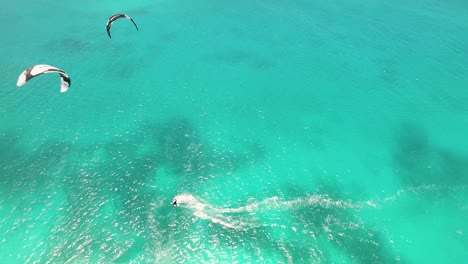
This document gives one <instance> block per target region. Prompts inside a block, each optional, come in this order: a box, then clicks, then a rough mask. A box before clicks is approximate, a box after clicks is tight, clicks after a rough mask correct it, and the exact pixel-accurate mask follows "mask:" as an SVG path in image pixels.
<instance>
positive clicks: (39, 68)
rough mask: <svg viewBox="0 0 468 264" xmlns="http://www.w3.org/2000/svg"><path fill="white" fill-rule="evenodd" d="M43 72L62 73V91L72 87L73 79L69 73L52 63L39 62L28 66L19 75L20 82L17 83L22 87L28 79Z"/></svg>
mask: <svg viewBox="0 0 468 264" xmlns="http://www.w3.org/2000/svg"><path fill="white" fill-rule="evenodd" d="M43 73H58V74H59V75H60V80H61V86H60V92H62V93H64V92H66V91H67V90H68V88H70V85H71V80H70V77H68V74H67V73H66V72H64V71H62V70H61V69H58V68H55V67H53V66H50V65H46V64H38V65H35V66H32V67H29V68H27V69H26V70H25V71H24V72H22V73H21V74H20V76H19V77H18V82H17V83H16V86H18V87H20V86H22V85H23V84H25V83H26V82H27V81H29V80H30V79H32V78H34V77H36V76H38V75H41V74H43Z"/></svg>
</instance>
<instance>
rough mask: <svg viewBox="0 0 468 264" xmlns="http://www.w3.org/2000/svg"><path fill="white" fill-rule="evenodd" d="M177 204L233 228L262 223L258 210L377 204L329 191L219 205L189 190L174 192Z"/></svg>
mask: <svg viewBox="0 0 468 264" xmlns="http://www.w3.org/2000/svg"><path fill="white" fill-rule="evenodd" d="M174 199H177V203H178V205H179V206H181V207H184V208H188V209H190V210H191V211H193V214H194V215H195V216H196V217H198V218H201V219H205V220H210V221H211V222H213V223H217V224H220V225H222V226H224V227H228V228H234V229H246V228H253V227H258V226H261V225H259V224H258V223H255V219H254V217H253V216H254V215H255V213H257V212H264V211H269V210H296V209H300V208H303V207H307V206H320V207H324V208H331V207H335V208H342V209H360V208H363V207H364V206H371V207H376V205H375V204H373V203H372V202H370V201H367V202H359V203H353V202H351V201H341V200H333V199H331V198H330V197H329V196H328V195H311V196H307V197H304V198H296V199H294V200H290V201H284V200H281V199H279V198H278V197H277V196H273V197H270V198H266V199H265V200H263V201H260V202H252V203H250V204H248V205H245V206H241V207H237V208H219V207H215V206H213V205H211V204H209V203H205V202H203V201H202V200H200V199H198V198H196V197H194V196H193V195H191V194H181V195H178V196H176V197H175V198H174Z"/></svg>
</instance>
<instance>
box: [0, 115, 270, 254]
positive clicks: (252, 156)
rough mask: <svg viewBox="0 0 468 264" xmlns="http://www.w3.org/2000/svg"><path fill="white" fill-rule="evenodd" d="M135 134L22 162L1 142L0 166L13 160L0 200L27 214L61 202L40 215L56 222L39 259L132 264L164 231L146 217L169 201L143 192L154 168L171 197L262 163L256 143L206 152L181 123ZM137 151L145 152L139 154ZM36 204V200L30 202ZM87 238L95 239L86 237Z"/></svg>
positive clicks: (59, 146) (45, 149)
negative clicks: (167, 180)
mask: <svg viewBox="0 0 468 264" xmlns="http://www.w3.org/2000/svg"><path fill="white" fill-rule="evenodd" d="M136 131H137V132H136V133H130V134H128V135H125V136H122V137H116V138H115V140H113V141H112V142H108V143H96V144H92V145H80V144H79V143H74V144H70V143H66V142H58V141H57V142H54V141H47V142H44V143H43V144H41V145H40V146H38V147H37V148H36V150H35V151H33V152H31V153H27V154H25V153H23V152H21V151H19V150H15V148H14V147H13V145H14V143H17V142H18V141H19V139H18V138H17V137H13V136H10V135H8V136H3V137H2V138H1V140H0V144H1V146H5V148H2V149H0V154H1V155H2V164H8V163H5V162H4V160H3V159H7V158H9V157H11V156H14V157H15V162H14V163H12V165H8V166H6V167H3V168H2V170H3V172H4V173H5V175H7V176H3V175H2V176H3V177H2V183H3V184H2V185H3V186H7V188H6V189H4V190H5V191H3V192H1V193H0V194H2V197H1V198H2V200H6V199H7V198H8V197H13V196H14V197H23V198H22V199H21V200H17V199H15V200H14V201H13V207H14V208H17V209H15V210H16V211H18V210H26V211H25V212H27V210H28V208H30V207H31V201H33V200H34V201H35V203H36V204H37V206H39V207H41V206H44V204H47V203H49V202H50V201H51V200H50V199H51V198H50V197H54V195H56V194H57V193H63V195H64V198H65V199H64V200H62V201H59V202H58V203H59V204H52V205H51V206H47V207H44V210H45V211H44V212H45V213H44V214H45V215H46V214H47V212H52V213H53V214H57V215H58V216H57V218H56V219H53V221H54V223H53V228H52V229H51V230H50V231H48V232H47V233H46V236H45V237H44V245H43V247H44V248H45V252H46V253H45V255H46V258H48V259H52V260H54V261H60V262H61V261H67V260H69V259H71V258H72V257H74V256H75V255H76V254H77V252H79V254H80V255H82V254H84V255H90V256H93V258H94V259H95V260H99V259H100V260H103V259H107V260H109V259H113V258H114V257H116V253H115V252H118V251H122V252H123V255H122V256H120V258H119V259H117V260H118V261H123V262H125V261H126V260H129V259H135V258H136V257H138V254H144V252H143V251H142V250H140V249H141V248H143V250H144V251H146V250H148V249H149V248H151V246H152V245H153V244H154V243H156V242H155V240H154V239H155V237H154V236H157V234H155V232H154V230H156V228H157V227H158V226H164V227H167V226H168V224H169V222H167V221H168V219H166V218H165V217H163V218H161V217H158V216H157V215H156V216H155V215H154V214H155V210H158V212H159V211H161V212H164V211H166V210H169V209H168V208H169V207H168V208H165V207H163V208H162V209H161V208H159V205H161V201H164V203H165V202H166V201H167V203H169V202H170V199H171V198H172V197H170V198H168V197H164V196H163V195H161V194H158V192H157V191H155V189H153V188H148V186H149V185H150V182H152V181H153V178H154V177H158V170H159V169H160V168H161V167H166V168H169V169H170V173H171V174H172V175H173V176H174V177H177V181H176V182H178V183H177V184H178V186H172V187H173V188H174V189H175V190H177V189H178V188H179V187H180V186H191V187H193V188H194V189H196V186H197V185H199V184H202V183H203V182H204V181H205V180H208V179H209V177H201V176H207V175H211V176H212V177H216V176H219V175H223V174H229V172H234V171H236V170H240V169H243V168H244V167H245V166H247V165H248V164H249V165H250V162H251V161H254V162H260V161H261V160H262V159H263V158H265V156H266V153H265V150H264V148H263V147H262V145H261V144H259V143H251V144H247V145H246V151H245V152H242V153H235V152H233V151H231V150H229V149H226V150H218V151H213V147H212V146H210V145H209V144H208V143H207V142H205V141H203V140H202V135H200V132H199V131H198V130H197V129H196V128H195V126H194V125H193V124H192V122H190V121H189V120H188V119H186V118H174V119H171V120H169V121H167V122H155V123H150V124H148V125H144V126H142V127H140V128H138V129H137V130H136ZM7 146H12V147H7ZM142 147H143V148H144V149H147V151H146V152H144V153H141V152H140V148H142ZM21 160H22V161H21ZM8 176H12V177H8ZM13 176H14V177H13ZM179 185H180V186H179ZM2 189H3V188H2ZM37 197H41V198H39V199H43V200H41V201H37V199H38V198H37ZM47 197H49V198H47ZM55 203H57V202H56V201H55ZM159 209H160V210H159ZM12 213H13V212H12ZM166 213H167V212H166ZM32 217H37V216H36V215H31V214H28V213H25V215H24V217H23V218H24V219H26V220H25V222H24V225H25V226H26V225H28V224H31V223H32V222H34V221H36V220H35V219H32ZM151 219H152V220H151ZM48 220H50V219H48ZM187 221H188V222H190V221H189V220H187ZM99 228H100V229H99ZM97 229H99V230H97ZM27 231H28V228H25V229H24V231H15V232H20V233H17V234H18V236H22V234H21V232H27ZM95 233H96V234H99V235H97V236H96V235H92V234H95ZM157 239H158V241H160V240H161V238H160V237H158V238H157ZM67 248H72V249H76V250H77V251H76V252H75V251H73V250H65V249H67ZM24 250H25V251H29V250H33V248H29V247H26V248H24Z"/></svg>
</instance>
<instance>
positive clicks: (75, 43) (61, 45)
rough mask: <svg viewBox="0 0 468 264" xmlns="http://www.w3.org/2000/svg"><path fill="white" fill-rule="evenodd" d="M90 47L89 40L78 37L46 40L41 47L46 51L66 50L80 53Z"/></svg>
mask: <svg viewBox="0 0 468 264" xmlns="http://www.w3.org/2000/svg"><path fill="white" fill-rule="evenodd" d="M90 47H91V42H88V41H83V40H81V39H79V38H73V37H66V38H62V39H59V40H51V41H47V42H46V43H45V44H44V45H43V48H44V49H46V50H47V51H48V52H66V53H73V54H74V53H77V52H78V53H80V52H84V51H86V50H88V49H89V48H90Z"/></svg>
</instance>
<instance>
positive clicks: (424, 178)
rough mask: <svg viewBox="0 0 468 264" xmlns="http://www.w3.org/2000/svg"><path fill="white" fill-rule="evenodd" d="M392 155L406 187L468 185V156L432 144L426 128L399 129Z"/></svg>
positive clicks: (403, 125)
mask: <svg viewBox="0 0 468 264" xmlns="http://www.w3.org/2000/svg"><path fill="white" fill-rule="evenodd" d="M392 153H393V163H394V167H395V172H396V174H397V175H398V176H399V177H400V179H401V180H402V182H403V183H404V184H406V185H411V186H419V185H422V184H426V185H427V184H439V185H446V186H457V185H466V184H468V157H467V156H464V155H462V154H460V153H457V152H455V151H452V150H449V149H445V148H441V147H439V146H436V145H434V144H432V143H431V142H430V139H429V137H428V135H427V133H426V132H425V131H424V129H423V128H422V127H420V126H418V125H416V124H414V123H404V124H402V125H401V126H400V127H399V128H398V129H397V130H396V132H395V147H394V149H393V151H392Z"/></svg>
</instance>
